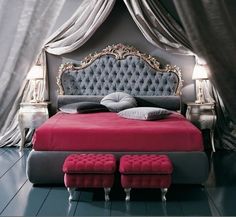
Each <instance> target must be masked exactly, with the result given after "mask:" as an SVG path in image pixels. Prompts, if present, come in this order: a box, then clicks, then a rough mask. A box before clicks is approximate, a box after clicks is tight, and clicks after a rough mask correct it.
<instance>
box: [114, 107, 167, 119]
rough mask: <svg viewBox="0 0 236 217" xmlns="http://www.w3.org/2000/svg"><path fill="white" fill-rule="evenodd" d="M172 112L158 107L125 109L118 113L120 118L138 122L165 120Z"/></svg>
mask: <svg viewBox="0 0 236 217" xmlns="http://www.w3.org/2000/svg"><path fill="white" fill-rule="evenodd" d="M170 113H171V112H170V111H169V110H166V109H163V108H157V107H137V108H130V109H125V110H123V111H121V112H119V113H118V115H119V116H120V117H123V118H128V119H136V120H147V121H151V120H158V119H162V118H165V117H166V116H167V115H169V114H170Z"/></svg>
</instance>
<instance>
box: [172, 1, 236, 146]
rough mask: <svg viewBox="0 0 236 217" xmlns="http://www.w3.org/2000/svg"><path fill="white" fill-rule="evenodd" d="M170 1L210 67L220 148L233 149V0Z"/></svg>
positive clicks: (235, 130)
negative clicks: (221, 146)
mask: <svg viewBox="0 0 236 217" xmlns="http://www.w3.org/2000/svg"><path fill="white" fill-rule="evenodd" d="M174 3H175V5H176V8H177V11H178V13H179V15H180V18H181V20H182V23H183V25H184V28H185V30H186V33H187V34H188V38H189V40H190V42H191V45H192V46H193V49H194V51H195V52H196V53H197V54H198V55H199V56H201V57H203V58H204V59H205V60H206V61H207V63H208V65H209V67H210V69H211V75H209V76H210V80H211V81H212V82H213V84H214V86H215V88H216V89H217V91H214V96H215V99H216V102H217V103H216V105H217V114H218V123H217V125H218V128H219V130H218V132H219V134H220V140H221V143H222V145H223V147H224V148H227V149H234V150H236V100H235V95H236V85H235V81H236V65H235V57H236V42H235V39H236V14H235V8H236V2H235V0H225V1H223V0H217V1H216V0H208V1H205V0H198V1H189V0H181V1H179V0H174ZM199 14H200V15H201V16H199ZM219 95H220V96H221V97H220V96H219Z"/></svg>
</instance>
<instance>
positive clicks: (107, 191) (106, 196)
mask: <svg viewBox="0 0 236 217" xmlns="http://www.w3.org/2000/svg"><path fill="white" fill-rule="evenodd" d="M110 191H111V188H104V193H105V201H109V200H110V197H109V194H110Z"/></svg>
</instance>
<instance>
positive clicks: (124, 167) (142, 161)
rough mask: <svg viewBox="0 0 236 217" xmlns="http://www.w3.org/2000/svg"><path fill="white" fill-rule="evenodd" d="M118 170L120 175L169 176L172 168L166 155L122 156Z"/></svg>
mask: <svg viewBox="0 0 236 217" xmlns="http://www.w3.org/2000/svg"><path fill="white" fill-rule="evenodd" d="M119 170H120V173H122V174H171V173H172V171H173V166H172V162H171V160H170V159H169V157H168V156H167V155H154V154H152V155H124V156H122V157H121V159H120V169H119Z"/></svg>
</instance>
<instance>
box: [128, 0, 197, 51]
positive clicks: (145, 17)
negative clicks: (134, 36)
mask: <svg viewBox="0 0 236 217" xmlns="http://www.w3.org/2000/svg"><path fill="white" fill-rule="evenodd" d="M124 2H125V4H126V6H127V8H128V10H129V12H130V14H131V16H132V18H133V20H134V22H135V23H136V25H137V26H138V27H139V29H140V31H141V32H142V33H143V35H144V37H145V38H146V39H147V40H148V41H149V42H150V43H151V44H153V45H154V46H155V47H158V48H161V49H164V50H166V51H169V52H173V53H177V54H188V55H193V53H192V52H191V50H192V47H191V44H190V43H189V40H188V38H187V36H186V34H185V32H184V30H183V29H182V28H181V26H180V25H179V24H178V23H177V22H176V21H175V20H174V19H173V18H172V17H171V16H170V15H169V14H168V12H167V11H166V9H165V8H164V7H163V6H162V5H161V3H160V2H159V1H155V0H138V1H137V0H124Z"/></svg>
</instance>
